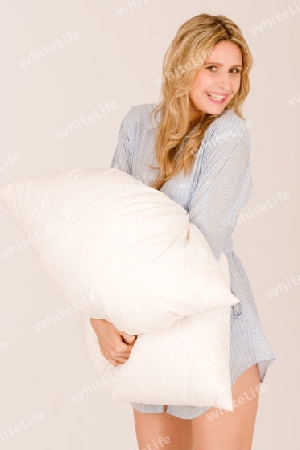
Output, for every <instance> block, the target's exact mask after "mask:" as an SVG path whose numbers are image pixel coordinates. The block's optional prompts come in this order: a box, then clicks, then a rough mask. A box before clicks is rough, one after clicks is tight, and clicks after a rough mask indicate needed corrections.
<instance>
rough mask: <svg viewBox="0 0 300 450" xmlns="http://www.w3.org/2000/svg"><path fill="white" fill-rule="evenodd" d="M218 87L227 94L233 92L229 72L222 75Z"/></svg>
mask: <svg viewBox="0 0 300 450" xmlns="http://www.w3.org/2000/svg"><path fill="white" fill-rule="evenodd" d="M217 85H218V87H219V88H220V90H222V91H225V92H231V90H232V86H231V78H230V73H228V72H223V73H220V74H219V78H218V82H217Z"/></svg>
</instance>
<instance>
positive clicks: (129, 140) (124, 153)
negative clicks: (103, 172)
mask: <svg viewBox="0 0 300 450" xmlns="http://www.w3.org/2000/svg"><path fill="white" fill-rule="evenodd" d="M131 111H132V108H131V109H130V110H129V111H128V112H127V113H126V115H125V116H124V118H123V120H122V122H121V126H120V129H119V135H118V143H117V146H116V148H115V153H114V155H113V158H112V161H111V164H110V167H111V168H112V167H116V168H117V169H119V170H123V171H124V172H127V173H129V174H131V171H132V164H131V154H132V146H133V132H132V120H131Z"/></svg>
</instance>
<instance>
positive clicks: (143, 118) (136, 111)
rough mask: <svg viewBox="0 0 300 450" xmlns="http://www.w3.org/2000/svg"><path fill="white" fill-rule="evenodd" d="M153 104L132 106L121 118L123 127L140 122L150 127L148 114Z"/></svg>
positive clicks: (149, 114)
mask: <svg viewBox="0 0 300 450" xmlns="http://www.w3.org/2000/svg"><path fill="white" fill-rule="evenodd" d="M155 106H156V104H155V103H143V104H141V105H134V106H132V107H131V108H130V109H129V110H128V111H127V113H126V114H125V116H124V118H123V120H122V124H123V127H127V126H128V127H129V126H132V125H138V124H140V125H145V126H146V127H147V128H150V127H151V125H152V124H151V121H150V119H151V117H150V116H151V112H152V110H153V109H154V108H155Z"/></svg>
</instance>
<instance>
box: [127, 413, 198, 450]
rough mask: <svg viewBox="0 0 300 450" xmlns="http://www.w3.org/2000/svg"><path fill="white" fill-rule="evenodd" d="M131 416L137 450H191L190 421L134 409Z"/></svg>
mask: <svg viewBox="0 0 300 450" xmlns="http://www.w3.org/2000/svg"><path fill="white" fill-rule="evenodd" d="M164 411H166V406H165V408H164ZM133 415H134V420H135V431H136V437H137V442H138V445H139V450H148V449H151V450H152V449H155V450H156V449H164V450H182V449H184V450H193V447H192V439H193V436H192V421H191V420H185V419H180V418H179V417H175V416H172V415H171V414H168V413H166V412H163V413H144V412H139V411H137V410H136V409H133ZM147 445H148V446H147Z"/></svg>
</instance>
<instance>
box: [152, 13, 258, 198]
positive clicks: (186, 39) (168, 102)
mask: <svg viewBox="0 0 300 450" xmlns="http://www.w3.org/2000/svg"><path fill="white" fill-rule="evenodd" d="M222 40H227V41H231V42H233V43H235V44H236V45H238V47H239V48H240V50H241V52H242V60H243V63H242V65H243V68H242V71H241V83H240V88H239V90H238V92H237V93H236V94H235V96H234V97H233V98H232V99H231V101H230V102H229V103H228V105H227V106H226V108H225V109H232V110H233V111H234V112H235V113H236V114H237V115H238V116H239V117H241V118H242V119H244V117H243V115H242V112H241V105H242V103H243V102H244V100H245V99H246V97H247V95H248V93H249V91H250V81H249V71H250V69H251V67H252V64H253V59H252V55H251V52H250V49H249V47H248V45H247V42H246V41H245V39H244V37H243V35H242V32H241V30H240V28H239V27H238V26H237V25H236V24H235V23H234V22H233V21H232V20H230V19H228V18H227V17H225V16H222V15H217V16H212V15H209V14H200V15H198V16H194V17H192V18H191V19H189V20H188V21H187V22H185V23H184V24H183V25H181V27H180V28H179V30H178V31H177V33H176V36H175V38H174V39H173V41H172V43H171V45H170V47H169V48H168V50H167V52H166V53H165V56H164V61H163V83H162V87H161V100H160V102H159V103H158V104H157V105H156V107H155V108H154V109H153V111H152V112H151V116H154V117H156V115H157V113H158V112H159V111H160V123H159V125H158V130H157V136H156V141H155V152H156V159H157V162H158V164H159V169H160V170H159V173H158V175H157V177H156V179H155V180H154V181H153V182H152V184H151V185H150V186H151V187H153V188H155V189H158V190H159V189H160V188H161V187H162V186H163V184H164V183H165V182H166V181H167V180H169V179H170V178H172V177H173V176H174V175H176V174H177V173H178V172H180V171H181V170H182V169H184V174H185V175H186V174H187V173H188V171H189V170H191V169H192V166H193V162H194V158H195V156H196V153H197V151H198V149H199V147H200V145H201V142H202V139H203V137H204V134H205V131H206V130H207V128H208V127H209V125H210V124H211V123H212V122H213V121H214V120H215V119H216V118H217V117H219V114H208V113H203V114H201V117H200V119H199V118H198V119H197V120H196V121H193V122H192V123H190V121H189V105H190V100H189V91H190V90H191V89H192V86H193V84H194V80H195V77H196V75H197V73H198V71H199V68H200V67H201V66H202V65H203V63H204V61H205V59H206V58H207V56H210V52H212V49H213V47H214V45H215V44H217V43H218V42H220V41H222ZM195 60H198V61H200V62H199V64H196V65H195V64H194V67H192V68H190V67H191V61H193V62H194V61H195ZM182 68H184V69H186V70H182ZM178 69H180V70H181V72H180V74H179V76H178ZM152 118H153V117H151V119H152ZM197 123H198V124H199V126H196V127H195V131H194V130H193V133H192V134H191V136H190V138H189V139H188V140H187V142H186V143H185V145H184V146H183V148H182V151H180V153H179V154H178V149H179V147H180V145H181V142H182V140H183V139H184V137H185V136H186V135H187V134H188V133H189V132H190V130H191V129H192V128H193V127H194V126H195V125H197ZM151 167H153V166H151Z"/></svg>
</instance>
